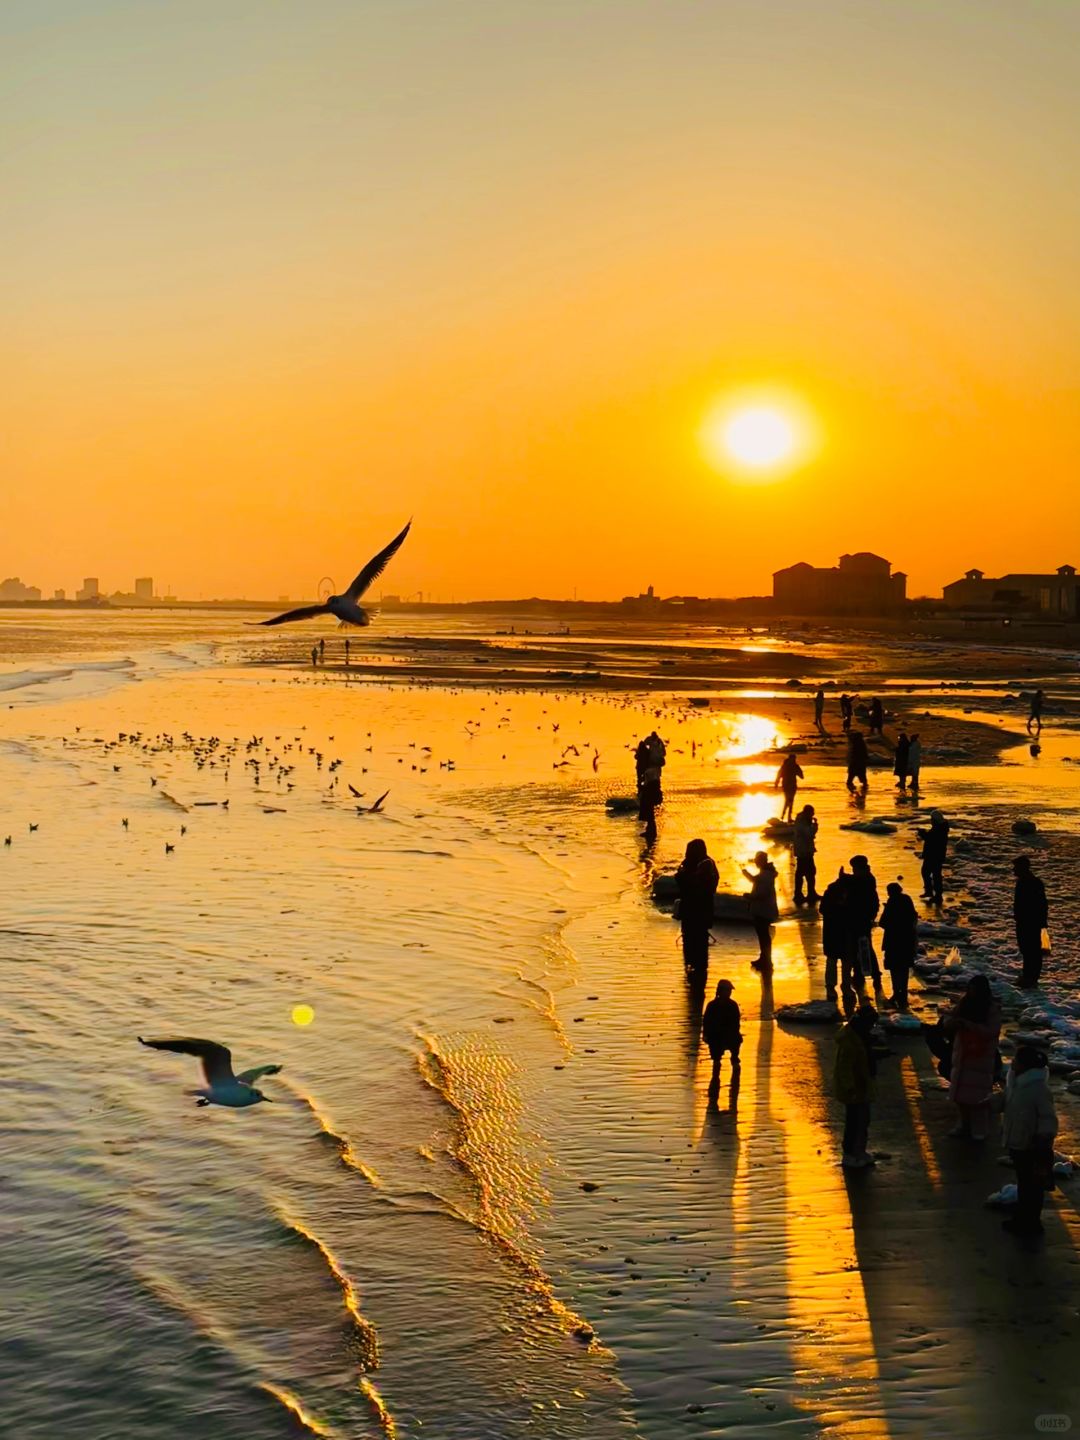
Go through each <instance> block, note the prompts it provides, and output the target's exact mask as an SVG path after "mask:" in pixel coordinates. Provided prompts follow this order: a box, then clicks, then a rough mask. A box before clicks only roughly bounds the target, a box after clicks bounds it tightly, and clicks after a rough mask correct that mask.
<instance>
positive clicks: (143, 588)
mask: <svg viewBox="0 0 1080 1440" xmlns="http://www.w3.org/2000/svg"><path fill="white" fill-rule="evenodd" d="M153 598H154V581H153V577H152V576H150V575H144V576H142V577H141V579H138V580H136V581H135V599H136V600H153Z"/></svg>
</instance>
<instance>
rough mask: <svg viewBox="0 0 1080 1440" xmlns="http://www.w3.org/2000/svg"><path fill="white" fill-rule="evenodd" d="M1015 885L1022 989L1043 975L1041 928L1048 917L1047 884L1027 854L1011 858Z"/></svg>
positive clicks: (1014, 899) (1037, 981)
mask: <svg viewBox="0 0 1080 1440" xmlns="http://www.w3.org/2000/svg"><path fill="white" fill-rule="evenodd" d="M1013 874H1014V875H1015V876H1016V887H1015V889H1014V890H1013V921H1014V922H1015V924H1016V948H1017V949H1018V950H1019V951H1020V958H1021V959H1022V960H1023V962H1024V965H1023V969H1022V970H1021V972H1020V978H1019V980H1018V982H1017V983H1018V984H1019V986H1020V988H1021V990H1034V989H1035V987H1036V985H1038V983H1039V977H1040V976H1041V975H1042V964H1043V951H1044V943H1043V941H1044V932H1045V930H1046V926H1047V924H1048V922H1049V919H1050V906H1049V905H1048V904H1047V900H1046V886H1045V885H1044V884H1043V882H1042V881H1041V880H1040V879H1039V877H1038V876H1037V875H1036V874H1035V872H1034V871H1033V870H1032V868H1031V861H1030V859H1029V858H1028V857H1027V856H1026V855H1018V856H1017V857H1016V859H1015V860H1014V861H1013Z"/></svg>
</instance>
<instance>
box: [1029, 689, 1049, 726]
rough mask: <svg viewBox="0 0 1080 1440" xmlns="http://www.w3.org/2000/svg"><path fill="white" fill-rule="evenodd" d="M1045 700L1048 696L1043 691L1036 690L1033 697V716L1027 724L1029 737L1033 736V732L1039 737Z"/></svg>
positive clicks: (1031, 715)
mask: <svg viewBox="0 0 1080 1440" xmlns="http://www.w3.org/2000/svg"><path fill="white" fill-rule="evenodd" d="M1045 699H1046V696H1045V695H1044V694H1043V692H1042V691H1041V690H1036V691H1035V694H1034V695H1032V697H1031V714H1030V715H1029V716H1028V722H1027V728H1028V734H1029V735H1030V734H1032V732H1033V731H1034V733H1035V734H1036V735H1037V734H1038V733H1039V731H1040V730H1041V729H1042V712H1043V701H1044V700H1045Z"/></svg>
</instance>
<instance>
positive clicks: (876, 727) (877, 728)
mask: <svg viewBox="0 0 1080 1440" xmlns="http://www.w3.org/2000/svg"><path fill="white" fill-rule="evenodd" d="M884 733H885V706H884V705H882V703H881V701H880V699H879V698H878V697H877V696H876V695H875V696H874V698H873V700H871V701H870V734H871V735H884Z"/></svg>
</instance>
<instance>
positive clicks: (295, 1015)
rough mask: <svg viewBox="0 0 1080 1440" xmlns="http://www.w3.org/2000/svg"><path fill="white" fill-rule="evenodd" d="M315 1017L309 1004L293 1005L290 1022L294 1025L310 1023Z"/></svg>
mask: <svg viewBox="0 0 1080 1440" xmlns="http://www.w3.org/2000/svg"><path fill="white" fill-rule="evenodd" d="M314 1019H315V1011H314V1010H313V1009H312V1008H311V1006H310V1005H294V1006H293V1008H292V1023H293V1024H294V1025H310V1024H311V1022H312V1021H313V1020H314Z"/></svg>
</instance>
